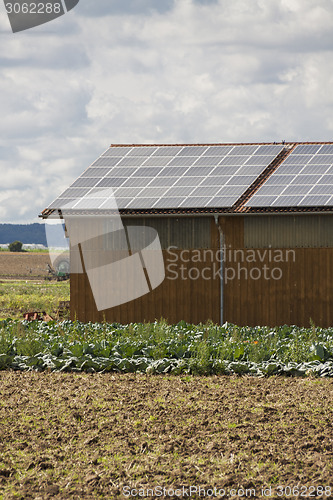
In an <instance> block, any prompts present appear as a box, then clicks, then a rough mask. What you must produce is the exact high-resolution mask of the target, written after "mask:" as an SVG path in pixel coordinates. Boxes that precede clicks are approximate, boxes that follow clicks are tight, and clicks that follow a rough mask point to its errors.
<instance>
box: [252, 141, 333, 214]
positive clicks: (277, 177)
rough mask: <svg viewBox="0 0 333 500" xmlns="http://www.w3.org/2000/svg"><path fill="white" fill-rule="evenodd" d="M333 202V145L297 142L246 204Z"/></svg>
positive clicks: (280, 204)
mask: <svg viewBox="0 0 333 500" xmlns="http://www.w3.org/2000/svg"><path fill="white" fill-rule="evenodd" d="M331 205H333V145H331V144H323V145H320V144H311V145H310V144H303V145H299V146H296V148H295V149H294V150H293V151H292V152H291V153H290V155H289V156H288V157H287V158H286V160H285V161H284V162H282V163H281V165H280V166H279V167H278V168H277V170H276V171H275V172H274V173H273V174H272V175H271V176H270V177H269V178H268V180H267V181H266V182H265V184H264V185H263V186H262V187H261V188H260V189H259V190H258V191H257V192H256V193H255V194H254V195H253V196H252V197H251V198H250V200H249V201H248V202H247V203H246V204H245V206H248V207H292V206H293V207H296V206H299V207H306V206H331Z"/></svg>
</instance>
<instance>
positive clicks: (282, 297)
mask: <svg viewBox="0 0 333 500" xmlns="http://www.w3.org/2000/svg"><path fill="white" fill-rule="evenodd" d="M259 217H260V216H259ZM301 217H306V216H304V215H302V216H301ZM327 217H329V216H327ZM331 217H332V216H331ZM206 220H207V222H208V223H209V224H210V226H211V249H212V251H213V252H214V255H215V256H216V252H217V250H218V249H219V233H218V231H217V228H216V226H215V222H214V218H213V217H210V218H209V219H208V218H207V219H206ZM331 220H333V218H331ZM219 222H220V226H221V228H222V230H223V232H224V236H225V245H226V261H225V262H224V268H225V269H224V271H225V278H226V279H225V283H224V304H223V321H228V322H231V323H235V324H238V325H249V326H255V325H269V326H276V325H283V324H288V325H290V324H295V325H299V326H307V327H308V326H310V318H311V320H312V321H314V323H315V324H316V325H318V326H321V327H328V326H332V325H333V248H328V247H327V248H294V249H292V248H290V249H288V248H283V249H276V250H280V251H281V252H283V256H284V260H286V252H288V251H291V252H294V254H293V253H290V254H288V262H274V259H273V260H272V254H269V250H268V249H267V248H266V249H263V248H254V249H252V251H254V252H259V253H258V254H257V256H256V261H255V262H249V261H247V260H246V258H242V253H241V252H242V251H243V252H244V255H248V254H246V253H245V252H248V251H249V249H248V248H245V244H244V216H230V217H227V216H224V217H220V218H219ZM173 251H174V252H176V251H175V250H173ZM265 251H266V254H265V253H264V252H265ZM177 252H178V254H179V253H180V252H181V250H178V251H177ZM190 252H192V253H190V254H187V255H186V256H187V257H188V256H189V255H192V257H193V255H194V254H193V252H196V251H195V250H190ZM200 252H201V255H202V259H201V260H202V262H195V263H193V262H188V263H185V262H183V263H182V264H183V266H184V273H185V275H187V274H188V272H189V269H190V268H191V267H195V268H197V269H198V272H199V274H200V273H202V270H203V268H208V272H206V276H207V275H209V273H211V276H212V279H208V280H207V279H204V278H203V277H202V276H201V277H200V278H199V279H197V280H190V279H177V280H170V279H165V280H164V281H163V283H162V284H161V285H160V286H159V287H157V288H156V289H155V290H153V291H152V292H150V293H148V294H147V295H144V296H143V297H140V298H139V299H136V300H133V301H131V302H128V303H126V304H122V305H121V306H118V307H114V308H112V309H107V310H104V311H97V309H96V306H95V302H94V298H93V295H92V292H91V289H90V286H89V282H88V279H87V276H86V275H85V274H72V275H71V315H72V319H74V318H77V319H79V320H81V321H85V322H87V321H103V320H104V319H105V320H106V321H110V322H113V321H114V322H120V323H128V322H141V321H155V320H156V319H157V320H158V319H160V318H165V319H167V320H168V321H169V322H170V323H177V322H179V321H180V320H185V321H188V322H190V323H199V322H205V321H207V320H209V319H210V320H212V321H213V322H215V323H219V322H220V279H219V276H218V275H216V269H218V268H219V265H220V263H219V262H218V260H217V259H216V258H214V260H213V262H211V261H210V260H209V259H206V258H205V254H204V252H205V250H204V249H202V250H200ZM230 252H231V254H230ZM235 252H236V255H237V257H235ZM163 254H164V259H165V264H166V268H167V270H166V276H167V278H168V277H169V278H170V272H169V271H168V262H167V258H168V257H169V254H168V253H167V251H166V250H164V251H163ZM293 255H294V257H293ZM197 256H198V254H196V257H197ZM230 256H231V258H230ZM239 264H240V267H241V271H240V272H239V276H238V274H237V273H238V271H239V267H238V265H239ZM264 266H266V267H267V269H268V271H267V272H269V273H271V272H272V270H273V269H275V268H278V269H280V270H281V272H282V277H281V279H272V277H271V278H270V279H265V278H264V275H263V274H262V277H261V279H255V278H256V276H257V275H256V274H255V273H254V275H253V276H254V279H253V278H251V277H250V279H247V278H249V276H250V273H251V272H252V273H253V272H254V271H253V269H254V268H256V267H257V268H258V269H259V270H260V269H261V272H262V273H263V269H264ZM233 271H234V272H235V274H236V277H235V278H234V279H229V277H230V276H231V274H232V272H233ZM214 273H215V277H214ZM228 273H229V274H228ZM275 273H277V272H276V271H275ZM246 274H247V275H248V276H246ZM266 275H267V276H271V275H270V274H266ZM275 276H277V274H275Z"/></svg>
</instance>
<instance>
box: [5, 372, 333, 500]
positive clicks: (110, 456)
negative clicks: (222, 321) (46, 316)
mask: <svg viewBox="0 0 333 500" xmlns="http://www.w3.org/2000/svg"><path fill="white" fill-rule="evenodd" d="M332 410H333V381H332V380H330V379H294V378H293V379H291V378H278V377H271V378H269V379H258V378H250V377H248V378H247V377H242V378H237V377H190V376H182V377H172V376H145V375H135V374H126V375H124V374H93V375H92V374H73V373H47V372H46V373H45V372H44V373H34V372H29V373H21V372H0V492H2V494H3V497H2V498H4V499H12V498H15V499H17V498H19V499H30V498H31V499H32V498H34V499H49V498H54V499H61V500H63V499H67V498H73V499H95V498H107V499H117V498H142V497H143V496H144V495H143V494H142V493H146V494H145V498H147V497H150V498H159V495H158V494H156V490H154V491H155V495H152V493H153V491H151V490H150V491H148V492H147V491H144V490H143V489H141V490H140V488H148V487H149V488H151V489H152V488H156V487H157V486H161V487H162V488H163V487H164V488H166V491H167V495H166V496H162V498H188V497H189V496H186V492H187V495H188V491H189V490H186V488H189V487H190V486H192V487H197V488H199V486H201V487H202V488H206V489H208V488H214V487H216V488H217V491H218V490H219V489H222V488H223V489H224V490H225V496H224V497H223V496H221V495H220V496H217V498H244V497H245V493H242V491H243V492H245V491H246V490H247V495H246V498H313V497H316V498H333V493H332V495H331V494H330V491H332V492H333V453H332V452H333V432H332ZM279 485H280V486H282V487H284V488H286V487H288V486H289V487H291V488H293V487H296V488H298V490H294V493H295V492H296V491H299V492H300V493H303V494H302V495H300V494H298V495H296V494H295V495H293V494H292V493H291V494H290V490H288V489H287V490H285V492H284V494H281V491H282V490H281V489H279V488H278V486H279ZM183 487H184V488H185V494H183V493H184V491H183V490H181V491H180V492H175V493H174V494H172V491H171V489H174V490H175V489H177V488H183ZM311 487H312V488H313V489H311ZM321 487H324V488H325V487H326V490H325V489H324V490H322V489H321ZM329 487H331V488H332V490H329ZM124 488H125V489H124ZM262 488H266V495H264V494H263V492H262ZM267 488H271V490H269V489H267ZM302 488H303V489H302ZM233 489H235V491H232V490H233ZM130 490H132V497H129V495H128V493H129V491H130ZM238 490H239V491H238ZM323 492H324V493H323ZM124 493H126V494H127V496H126V495H124ZM135 493H136V496H135ZM140 493H141V495H140ZM179 493H181V496H180V495H179ZM139 495H140V496H139ZM0 498H1V494H0ZM191 498H203V495H201V496H199V494H198V493H197V494H195V493H194V490H192V496H191ZM206 498H207V496H206Z"/></svg>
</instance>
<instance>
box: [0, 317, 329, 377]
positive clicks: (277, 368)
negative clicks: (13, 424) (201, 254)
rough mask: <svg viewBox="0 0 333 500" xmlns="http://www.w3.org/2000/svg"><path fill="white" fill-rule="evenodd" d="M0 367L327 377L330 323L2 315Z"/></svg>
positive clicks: (0, 324)
mask: <svg viewBox="0 0 333 500" xmlns="http://www.w3.org/2000/svg"><path fill="white" fill-rule="evenodd" d="M0 369H16V370H51V371H54V370H57V371H90V372H100V371H119V372H144V373H174V374H179V373H190V374H233V373H237V374H250V375H257V376H267V375H273V374H285V375H291V376H308V375H314V376H333V328H329V329H321V328H316V327H314V326H312V327H311V328H308V329H307V328H299V327H296V326H282V327H276V328H268V327H253V328H251V327H237V326H235V325H232V324H228V323H226V324H224V325H223V326H218V325H214V324H213V323H207V324H205V325H202V324H200V325H191V324H187V323H185V322H180V323H178V324H177V325H169V324H167V323H166V322H165V321H163V320H161V321H159V322H155V323H147V324H139V323H138V324H129V325H120V324H116V323H113V324H109V323H87V324H84V323H80V322H78V321H74V322H72V321H63V322H60V323H56V322H53V321H51V322H49V323H44V322H38V321H33V322H26V321H17V320H10V319H8V320H3V321H0Z"/></svg>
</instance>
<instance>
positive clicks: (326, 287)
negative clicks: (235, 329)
mask: <svg viewBox="0 0 333 500" xmlns="http://www.w3.org/2000/svg"><path fill="white" fill-rule="evenodd" d="M301 217H306V216H303V215H302V216H301ZM327 217H329V216H327ZM331 222H332V223H333V219H332V217H331ZM221 226H222V227H223V230H224V232H225V239H226V240H225V243H226V248H227V251H228V250H229V251H231V255H232V256H234V253H233V252H234V250H243V252H244V255H248V254H247V253H246V252H248V251H249V249H246V248H245V245H244V217H224V218H223V219H222V220H221ZM265 250H266V254H265V253H264V252H265ZM253 251H255V252H257V258H256V262H247V260H246V257H245V259H242V258H241V256H240V257H239V258H238V259H234V260H235V262H228V261H227V262H226V263H225V266H226V267H228V268H230V272H229V274H230V276H231V275H232V274H233V273H232V270H233V271H234V272H235V273H236V276H237V278H238V275H239V279H230V280H229V281H227V283H225V287H224V299H225V300H224V320H225V321H229V322H232V323H235V324H238V325H249V326H255V325H269V326H275V325H283V324H288V325H292V324H295V325H299V326H307V327H308V326H310V320H312V321H313V322H314V323H315V324H316V325H318V326H321V327H329V326H332V325H333V248H289V249H286V248H282V249H280V250H279V251H280V252H281V254H282V256H283V258H284V260H287V257H288V262H274V255H275V256H276V257H277V255H278V254H276V253H274V252H275V251H278V249H272V250H271V253H269V250H268V249H267V248H266V249H263V248H257V249H253ZM293 252H294V258H293V256H292V255H293ZM270 257H271V258H270ZM240 261H241V262H240ZM239 264H240V265H241V268H242V271H241V272H240V273H239V272H238V271H239ZM264 266H267V268H269V270H270V271H267V272H266V276H267V277H268V276H270V279H258V280H256V279H246V273H247V274H248V276H249V273H250V272H251V270H253V268H254V267H257V268H259V269H261V271H262V270H263V267H264ZM274 268H278V269H281V272H282V277H281V279H272V277H271V275H270V272H271V271H272V270H273V269H274ZM262 274H263V271H262ZM274 275H275V276H277V275H278V273H277V271H275V273H274ZM255 276H256V274H255Z"/></svg>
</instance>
